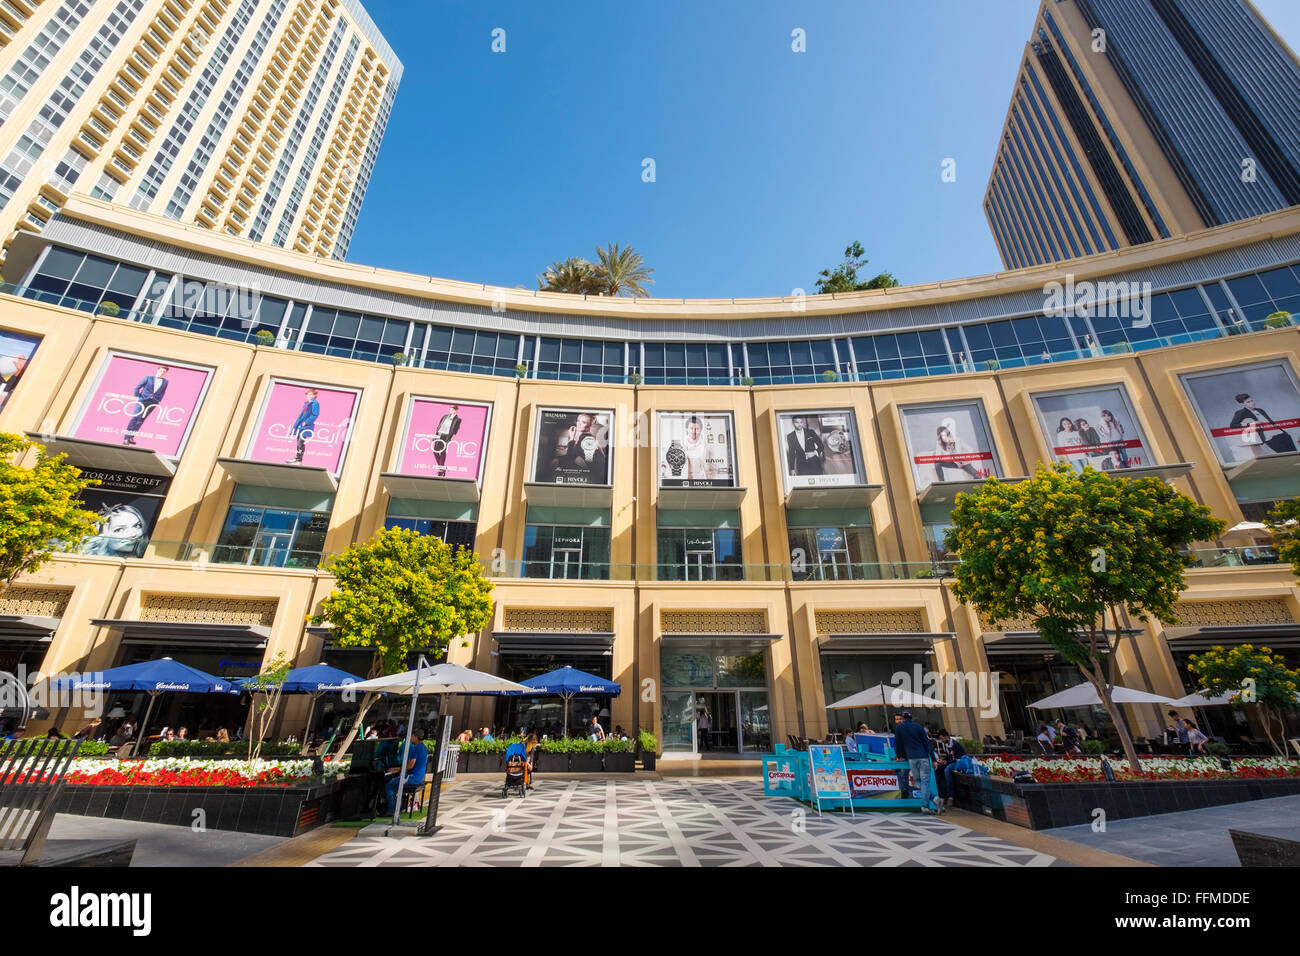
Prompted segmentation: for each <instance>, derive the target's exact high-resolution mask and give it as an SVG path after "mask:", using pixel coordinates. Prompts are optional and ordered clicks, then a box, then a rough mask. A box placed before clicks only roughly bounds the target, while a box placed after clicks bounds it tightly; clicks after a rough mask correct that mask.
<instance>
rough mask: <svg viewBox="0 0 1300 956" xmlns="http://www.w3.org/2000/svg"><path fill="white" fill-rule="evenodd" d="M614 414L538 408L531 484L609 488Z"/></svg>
mask: <svg viewBox="0 0 1300 956" xmlns="http://www.w3.org/2000/svg"><path fill="white" fill-rule="evenodd" d="M613 430H614V413H613V412H611V411H608V410H603V409H592V408H585V409H584V408H539V409H538V410H537V429H536V431H535V434H536V435H537V447H536V448H535V449H534V453H533V481H535V482H540V483H541V484H546V485H608V484H609V483H610V470H609V438H610V433H611V432H613Z"/></svg>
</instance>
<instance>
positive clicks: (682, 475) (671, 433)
mask: <svg viewBox="0 0 1300 956" xmlns="http://www.w3.org/2000/svg"><path fill="white" fill-rule="evenodd" d="M734 433H735V429H734V427H733V424H732V418H731V412H660V413H659V418H658V430H657V432H656V434H657V437H658V443H657V445H656V455H657V457H658V459H659V486H660V487H661V488H700V487H711V488H734V487H736V450H735V443H734V439H733V435H734Z"/></svg>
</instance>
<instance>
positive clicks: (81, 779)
mask: <svg viewBox="0 0 1300 956" xmlns="http://www.w3.org/2000/svg"><path fill="white" fill-rule="evenodd" d="M65 782H66V783H68V784H75V785H83V784H84V785H89V786H136V787H287V786H289V784H291V783H292V782H293V781H292V780H290V779H287V778H285V776H284V773H283V772H282V771H281V770H280V769H279V768H278V767H273V768H271V769H270V770H263V771H261V772H260V773H259V774H258V775H257V776H255V777H251V776H249V775H247V774H243V773H240V772H239V771H237V770H203V769H197V768H196V769H193V770H142V769H139V768H135V767H133V768H132V769H131V770H129V771H127V772H126V773H123V772H122V771H120V770H116V769H104V770H98V771H96V772H95V773H87V772H86V771H84V770H74V771H72V773H70V774H68V776H67V780H66V781H65Z"/></svg>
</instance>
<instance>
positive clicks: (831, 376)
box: [822, 368, 840, 382]
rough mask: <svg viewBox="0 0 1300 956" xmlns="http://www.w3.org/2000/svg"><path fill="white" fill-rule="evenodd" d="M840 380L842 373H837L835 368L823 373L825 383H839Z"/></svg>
mask: <svg viewBox="0 0 1300 956" xmlns="http://www.w3.org/2000/svg"><path fill="white" fill-rule="evenodd" d="M839 378H840V373H839V372H837V371H835V369H833V368H828V369H827V370H826V371H824V372H822V381H823V382H837V381H839Z"/></svg>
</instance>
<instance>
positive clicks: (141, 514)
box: [80, 468, 171, 558]
mask: <svg viewBox="0 0 1300 956" xmlns="http://www.w3.org/2000/svg"><path fill="white" fill-rule="evenodd" d="M81 474H82V476H83V477H85V478H94V479H96V480H98V481H99V484H98V485H95V486H94V487H91V488H87V489H86V490H85V491H83V492H82V493H81V496H80V500H81V504H82V507H84V508H85V509H86V510H87V511H90V512H93V513H94V514H95V515H96V516H97V522H96V527H95V531H94V533H93V534H92V535H91V536H90V537H88V538H86V539H85V540H84V541H83V542H82V543H81V548H80V551H81V553H82V554H100V555H106V556H108V557H115V558H138V557H141V556H142V555H143V554H144V550H145V548H146V547H148V545H149V537H150V536H151V535H152V534H153V529H154V525H155V524H157V522H158V514H159V512H161V511H162V505H163V501H164V499H166V497H167V489H168V487H169V486H170V485H171V479H170V478H165V477H160V476H158V475H139V474H134V473H131V472H125V471H108V470H104V469H99V468H82V469H81Z"/></svg>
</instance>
